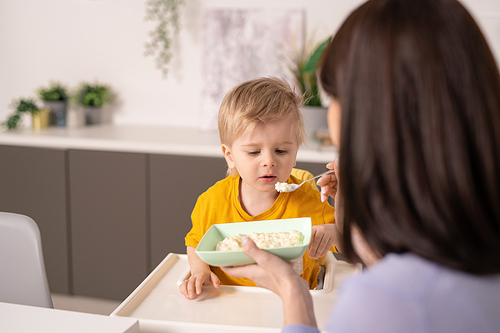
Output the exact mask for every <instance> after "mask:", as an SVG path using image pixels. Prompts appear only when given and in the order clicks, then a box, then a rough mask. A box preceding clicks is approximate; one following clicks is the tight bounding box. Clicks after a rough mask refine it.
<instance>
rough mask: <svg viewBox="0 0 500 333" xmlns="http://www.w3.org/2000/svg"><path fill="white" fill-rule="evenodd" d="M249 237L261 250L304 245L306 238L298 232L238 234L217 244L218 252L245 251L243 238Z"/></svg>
mask: <svg viewBox="0 0 500 333" xmlns="http://www.w3.org/2000/svg"><path fill="white" fill-rule="evenodd" d="M243 236H247V237H249V238H250V239H251V240H253V241H254V242H255V244H256V245H257V246H258V247H259V248H261V249H270V248H275V247H286V246H295V245H302V242H303V240H304V237H303V236H302V234H301V233H300V232H298V231H297V230H292V231H290V232H252V233H251V234H248V235H244V234H240V233H239V234H237V235H234V236H231V237H226V238H225V239H224V240H222V241H220V242H218V243H217V246H216V248H215V250H216V251H238V250H243V244H242V243H241V238H242V237H243Z"/></svg>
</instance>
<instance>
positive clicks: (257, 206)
mask: <svg viewBox="0 0 500 333" xmlns="http://www.w3.org/2000/svg"><path fill="white" fill-rule="evenodd" d="M301 105H302V98H301V97H299V96H297V95H296V94H295V92H294V91H293V90H292V89H291V88H290V86H289V85H288V84H287V83H286V82H284V81H282V80H280V79H277V78H259V79H255V80H251V81H247V82H244V83H242V84H240V85H238V86H236V87H235V88H233V89H232V90H231V91H230V92H229V93H228V94H227V95H226V96H225V97H224V100H223V101H222V104H221V107H220V111H219V136H220V140H221V143H222V152H223V154H224V157H225V159H226V162H227V165H228V177H226V178H225V179H223V180H221V181H219V182H217V183H216V184H215V185H214V186H212V187H211V188H209V189H208V190H207V191H206V192H205V193H203V194H202V195H201V196H200V197H199V198H198V201H197V202H196V206H195V208H194V209H193V213H192V215H191V219H192V223H193V227H192V229H191V231H190V232H189V233H188V234H187V236H186V246H187V255H188V260H189V266H190V268H191V277H190V278H189V280H187V281H184V282H183V283H182V284H181V285H180V286H179V290H180V291H181V293H182V294H183V295H184V296H185V297H186V298H188V299H193V298H195V297H196V295H199V294H200V293H201V291H202V285H203V284H204V283H208V284H212V285H213V286H214V287H215V288H219V286H220V284H221V283H222V284H226V285H244V286H255V284H254V283H253V281H251V280H248V279H243V278H234V277H231V276H229V275H227V274H226V273H225V272H224V271H222V270H221V269H220V268H219V267H210V266H209V265H207V264H206V263H205V262H203V261H202V260H201V259H200V258H199V257H198V256H197V255H196V253H195V249H196V246H197V245H198V243H199V242H200V240H201V238H202V237H203V235H204V234H205V232H207V230H208V229H209V228H210V226H211V225H213V224H216V223H231V222H245V221H260V220H274V219H284V218H297V217H311V219H312V223H313V232H312V239H311V245H310V246H309V249H308V252H306V254H305V255H304V256H303V258H302V260H303V262H302V268H301V270H302V274H301V276H302V277H303V278H304V279H305V280H306V281H307V282H308V283H309V286H310V288H311V289H314V288H315V287H316V285H317V276H318V273H319V271H320V268H321V265H322V264H323V263H324V260H325V256H326V253H327V251H328V250H329V249H330V248H331V247H332V246H333V245H334V244H335V243H336V239H337V237H336V232H337V228H336V227H335V225H334V209H333V207H331V206H330V205H329V204H328V203H327V202H321V199H320V193H319V191H318V190H317V187H316V185H315V184H314V183H313V182H308V183H306V184H304V185H303V186H302V187H300V188H299V189H298V190H296V191H294V192H289V193H278V192H277V191H276V190H275V184H276V183H277V182H289V183H301V182H302V181H303V180H305V179H308V178H311V177H312V175H311V174H310V173H309V172H307V171H303V170H298V169H293V167H294V166H295V164H296V162H295V161H296V157H297V152H298V149H299V147H300V145H301V144H303V143H304V140H305V132H304V121H303V119H302V114H301V112H300V106H301Z"/></svg>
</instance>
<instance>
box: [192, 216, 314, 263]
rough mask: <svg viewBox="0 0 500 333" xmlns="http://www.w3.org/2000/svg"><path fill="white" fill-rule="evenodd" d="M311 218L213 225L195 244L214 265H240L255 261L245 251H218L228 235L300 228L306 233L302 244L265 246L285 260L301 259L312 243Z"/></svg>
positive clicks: (204, 259)
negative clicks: (217, 247)
mask: <svg viewBox="0 0 500 333" xmlns="http://www.w3.org/2000/svg"><path fill="white" fill-rule="evenodd" d="M311 228H312V223H311V218H310V217H301V218H295V219H282V220H267V221H255V222H237V223H222V224H214V225H212V226H211V227H210V229H208V231H207V232H206V233H205V235H204V236H203V238H202V239H201V241H200V243H199V244H198V246H197V247H196V251H195V252H196V254H197V255H198V256H199V257H200V259H201V260H203V261H204V262H206V263H207V264H209V265H211V266H241V265H248V264H253V263H255V261H254V260H253V259H252V258H250V257H249V256H247V255H246V254H245V253H244V252H243V251H215V247H216V246H217V243H218V242H220V241H222V240H224V238H226V237H231V236H234V235H237V234H238V233H240V234H250V233H252V232H266V233H269V232H290V231H292V230H294V229H295V230H297V231H298V232H300V233H301V234H302V236H304V241H303V243H302V245H295V246H287V247H276V248H271V249H265V250H266V251H268V252H270V253H272V254H275V255H277V256H278V257H280V258H282V259H283V260H286V261H292V260H295V259H298V258H300V257H302V256H303V255H304V253H305V252H306V250H307V247H308V246H309V243H310V242H311Z"/></svg>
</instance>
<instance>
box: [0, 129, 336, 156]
mask: <svg viewBox="0 0 500 333" xmlns="http://www.w3.org/2000/svg"><path fill="white" fill-rule="evenodd" d="M0 145H10V146H26V147H42V148H56V149H84V150H98V151H116V152H131V153H152V154H167V155H183V156H205V157H222V152H221V147H220V141H219V135H218V133H216V132H206V131H202V130H199V129H196V128H180V127H161V126H135V125H97V126H86V127H79V128H59V127H50V128H47V129H43V130H39V131H34V130H32V129H19V130H11V131H5V132H1V133H0ZM337 156H338V152H337V150H334V149H333V148H332V149H329V150H326V151H321V150H320V145H319V144H318V143H317V142H315V141H313V140H312V139H311V140H309V141H308V142H307V147H301V148H300V150H299V153H298V155H297V161H298V162H310V163H325V164H326V163H328V162H331V161H333V160H334V159H335V157H337Z"/></svg>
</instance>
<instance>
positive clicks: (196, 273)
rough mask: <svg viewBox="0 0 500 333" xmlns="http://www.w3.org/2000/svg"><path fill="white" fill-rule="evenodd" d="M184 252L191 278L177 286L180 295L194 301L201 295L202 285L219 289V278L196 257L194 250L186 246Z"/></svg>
mask: <svg viewBox="0 0 500 333" xmlns="http://www.w3.org/2000/svg"><path fill="white" fill-rule="evenodd" d="M186 252H187V255H188V262H189V267H190V269H191V276H190V277H189V279H187V280H185V281H183V282H182V283H181V284H180V285H179V291H180V292H181V294H183V295H184V297H186V298H187V299H194V298H195V297H196V296H197V295H200V294H201V291H202V286H203V284H204V283H210V284H212V285H213V286H214V287H215V288H219V286H220V280H219V278H218V277H217V275H215V273H213V272H212V271H211V270H210V266H209V265H208V264H206V263H205V262H204V261H203V260H201V259H200V257H198V255H197V254H196V252H195V248H194V247H192V246H187V247H186Z"/></svg>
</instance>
